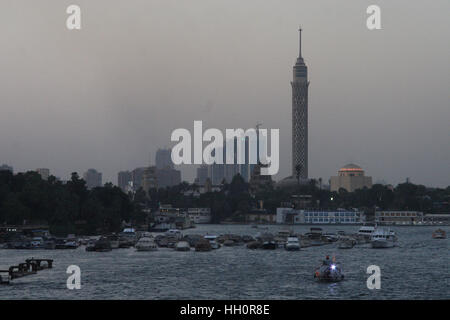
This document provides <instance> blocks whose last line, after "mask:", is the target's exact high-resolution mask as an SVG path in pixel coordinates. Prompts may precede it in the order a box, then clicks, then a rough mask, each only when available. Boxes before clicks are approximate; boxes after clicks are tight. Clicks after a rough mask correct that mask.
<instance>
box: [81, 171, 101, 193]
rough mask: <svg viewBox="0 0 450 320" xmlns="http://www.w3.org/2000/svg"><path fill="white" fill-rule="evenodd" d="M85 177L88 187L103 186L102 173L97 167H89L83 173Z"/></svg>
mask: <svg viewBox="0 0 450 320" xmlns="http://www.w3.org/2000/svg"><path fill="white" fill-rule="evenodd" d="M83 179H84V181H86V187H87V188H88V189H93V188H96V187H101V186H102V173H101V172H98V171H97V170H95V169H88V171H86V172H85V173H84V174H83Z"/></svg>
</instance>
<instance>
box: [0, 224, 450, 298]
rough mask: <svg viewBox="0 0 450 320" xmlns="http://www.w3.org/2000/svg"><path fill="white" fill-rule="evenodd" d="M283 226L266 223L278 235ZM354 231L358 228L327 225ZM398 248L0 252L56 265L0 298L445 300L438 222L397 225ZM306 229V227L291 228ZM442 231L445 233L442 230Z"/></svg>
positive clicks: (4, 259) (213, 230) (5, 257)
mask: <svg viewBox="0 0 450 320" xmlns="http://www.w3.org/2000/svg"><path fill="white" fill-rule="evenodd" d="M281 229H283V227H282V226H269V231H270V232H274V233H275V232H277V231H278V230H281ZM323 229H324V231H325V232H337V231H338V230H344V231H346V232H354V231H356V230H357V229H358V227H357V226H324V227H323ZM393 229H394V230H395V231H396V233H397V235H398V237H399V242H398V247H395V248H390V249H371V248H369V247H367V246H356V247H354V248H353V249H344V250H342V249H338V248H337V247H336V246H335V245H334V244H332V245H327V246H321V247H310V248H305V249H302V250H301V251H285V250H283V249H277V250H267V251H266V250H249V249H247V248H245V247H244V246H239V247H222V248H221V249H219V250H216V251H211V252H194V251H190V252H176V251H174V250H172V249H167V248H160V250H159V251H157V252H136V251H135V250H134V249H133V248H130V249H118V250H113V251H111V252H104V253H96V252H86V251H85V250H84V247H80V248H78V249H76V250H49V251H47V250H34V251H30V250H0V269H5V268H6V267H8V266H10V265H13V264H17V263H19V262H22V261H23V260H25V259H26V258H30V257H40V258H51V259H54V260H55V261H54V268H53V269H51V270H44V271H41V272H39V273H38V274H36V275H33V276H29V277H25V278H21V279H16V280H14V281H13V282H12V284H11V285H9V286H0V299H448V298H449V289H448V286H447V283H446V281H442V279H448V276H449V273H448V270H449V269H448V241H449V240H448V239H446V240H433V239H431V233H432V231H433V230H434V229H436V228H435V227H396V228H393ZM294 230H295V231H296V232H301V233H304V232H307V231H308V230H309V227H308V226H295V227H294ZM446 231H447V234H448V233H449V230H448V228H446ZM206 232H209V233H210V234H223V233H236V234H241V235H244V234H248V235H255V234H256V233H257V232H258V229H253V228H251V227H250V226H246V225H229V226H228V225H200V226H197V228H196V229H190V230H185V231H184V233H186V234H187V233H199V234H206ZM326 255H330V256H333V255H335V256H336V258H337V260H338V261H339V262H341V264H342V266H343V270H344V274H345V280H344V281H342V282H339V283H335V284H329V283H318V282H316V281H315V280H314V278H313V275H314V268H315V267H317V266H318V265H319V264H320V262H321V260H322V259H323V258H324V257H325V256H326ZM72 264H75V265H78V266H79V267H80V268H81V290H68V289H67V288H66V280H67V277H68V274H66V268H67V267H68V266H69V265H72ZM372 264H375V265H378V266H380V268H381V289H380V290H369V289H367V286H366V281H367V278H368V277H369V274H367V273H366V269H367V267H368V266H369V265H372Z"/></svg>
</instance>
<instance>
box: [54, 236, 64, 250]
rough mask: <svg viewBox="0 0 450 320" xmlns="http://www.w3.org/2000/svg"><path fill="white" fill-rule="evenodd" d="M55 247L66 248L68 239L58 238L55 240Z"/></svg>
mask: <svg viewBox="0 0 450 320" xmlns="http://www.w3.org/2000/svg"><path fill="white" fill-rule="evenodd" d="M55 249H66V240H65V239H61V238H59V239H56V240H55Z"/></svg>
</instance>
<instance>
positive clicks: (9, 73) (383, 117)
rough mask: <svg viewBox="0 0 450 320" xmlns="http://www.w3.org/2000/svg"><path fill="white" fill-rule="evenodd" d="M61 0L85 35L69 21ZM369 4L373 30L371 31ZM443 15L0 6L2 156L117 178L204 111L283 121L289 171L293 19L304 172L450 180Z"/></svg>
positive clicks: (54, 3) (443, 9) (441, 0)
mask: <svg viewBox="0 0 450 320" xmlns="http://www.w3.org/2000/svg"><path fill="white" fill-rule="evenodd" d="M71 4H77V5H79V6H80V8H81V30H68V29H67V28H66V19H67V17H68V14H67V13H66V8H67V7H68V6H69V5H71ZM372 4H376V5H378V6H379V7H380V8H381V27H382V29H381V30H368V29H367V27H366V19H367V17H368V14H367V13H366V9H367V7H368V6H369V5H372ZM448 12H450V1H448V0H433V1H425V0H423V1H411V0H409V1H406V0H397V1H387V0H386V1H385V0H370V1H366V0H347V1H338V0H319V1H318V0H307V1H306V0H305V1H300V0H283V1H279V0H264V1H261V0H244V1H243V0H133V1H122V0H96V1H91V0H89V1H88V0H70V1H66V0H40V1H28V0H2V1H1V3H0V26H1V27H0V40H1V45H0V111H1V116H0V165H1V164H2V163H6V164H9V165H12V166H13V167H14V171H15V172H18V171H26V170H34V169H36V168H42V167H45V168H49V169H50V170H51V173H52V174H53V175H55V176H58V177H61V178H62V179H68V177H69V175H70V173H71V172H73V171H77V172H78V173H80V175H81V174H82V173H83V172H84V171H86V170H87V169H88V168H95V169H97V170H99V171H101V172H102V173H103V180H104V182H107V181H111V182H113V183H117V173H118V171H121V170H130V169H133V168H135V167H140V166H146V165H150V164H153V163H154V156H155V153H156V151H157V149H158V148H162V147H169V146H172V145H174V143H173V142H171V141H170V136H171V133H172V131H173V130H175V129H177V128H186V129H188V130H190V131H191V132H192V131H193V124H194V120H202V121H203V127H204V128H205V129H206V128H218V129H221V130H223V131H225V129H226V128H244V129H247V128H251V127H254V126H255V125H256V124H257V123H262V126H261V128H268V129H270V128H278V129H280V171H279V174H278V175H276V176H275V177H274V178H275V180H279V179H281V178H284V177H286V176H288V175H290V174H291V172H290V169H291V111H292V110H291V108H292V107H291V85H290V81H291V79H292V67H293V65H294V64H295V61H296V58H297V55H298V28H299V25H301V26H302V29H303V33H302V39H303V43H302V53H303V57H304V59H305V63H306V64H307V66H308V72H309V74H308V76H309V80H310V86H309V176H310V177H312V178H319V177H321V178H323V181H328V179H329V178H330V176H332V175H336V173H337V171H338V169H339V168H340V167H342V166H344V165H345V164H348V163H356V164H358V165H360V166H361V167H362V168H363V169H365V171H366V175H369V176H372V177H373V180H374V182H379V181H383V182H385V183H392V184H397V183H400V182H404V181H405V180H406V178H409V179H410V181H411V182H413V183H420V184H424V185H427V186H440V187H443V186H448V185H450V143H449V142H450V125H449V124H450V99H449V98H450V93H449V83H450V63H449V61H450V60H449V57H450V42H449V41H448V39H450V20H449V19H448ZM195 168H196V166H187V165H184V166H182V168H181V169H182V176H183V179H184V180H187V181H193V179H194V178H195Z"/></svg>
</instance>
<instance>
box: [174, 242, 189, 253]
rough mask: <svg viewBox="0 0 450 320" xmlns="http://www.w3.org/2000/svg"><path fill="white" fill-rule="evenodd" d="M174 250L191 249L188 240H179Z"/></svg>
mask: <svg viewBox="0 0 450 320" xmlns="http://www.w3.org/2000/svg"><path fill="white" fill-rule="evenodd" d="M175 250H176V251H189V250H191V246H190V245H189V242H187V241H180V242H178V243H177V244H176V246H175Z"/></svg>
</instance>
